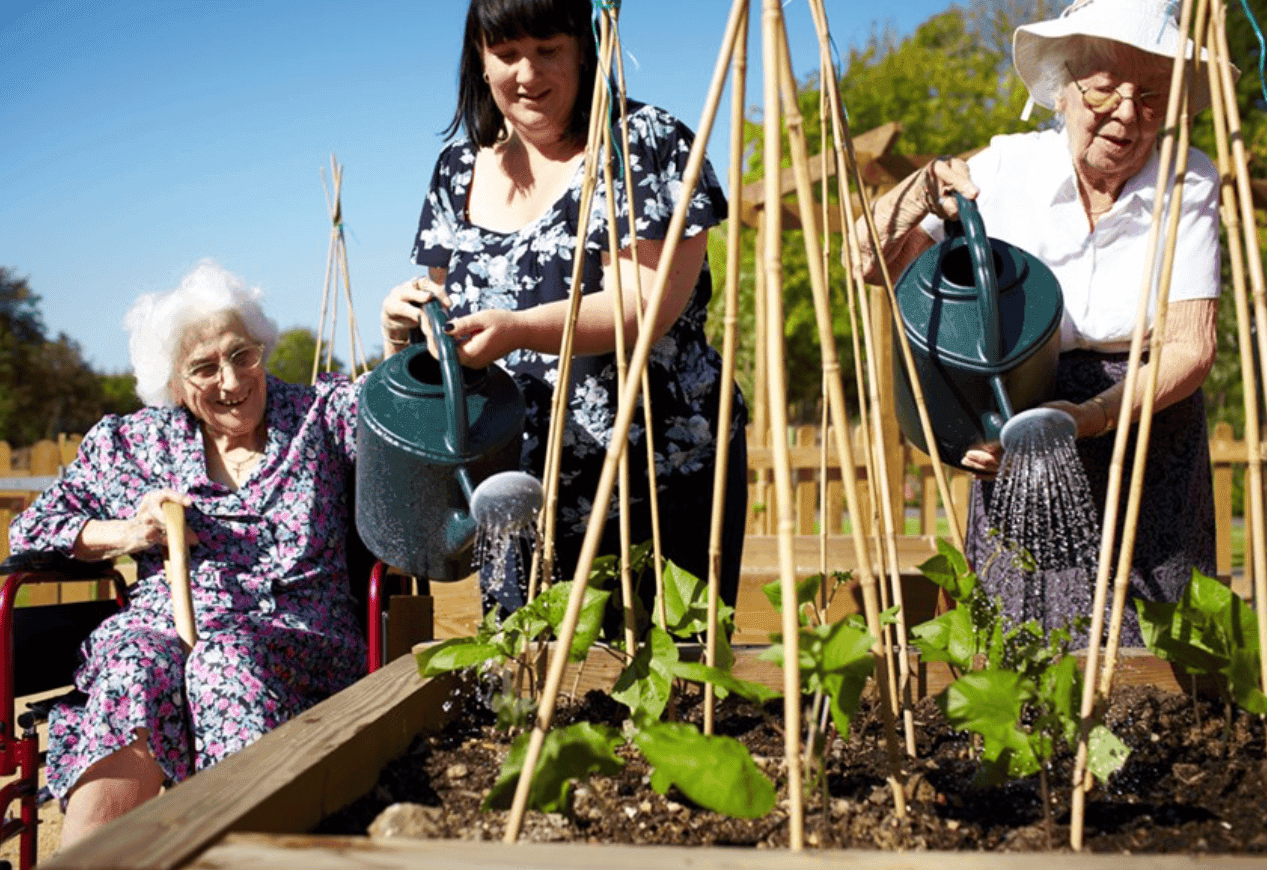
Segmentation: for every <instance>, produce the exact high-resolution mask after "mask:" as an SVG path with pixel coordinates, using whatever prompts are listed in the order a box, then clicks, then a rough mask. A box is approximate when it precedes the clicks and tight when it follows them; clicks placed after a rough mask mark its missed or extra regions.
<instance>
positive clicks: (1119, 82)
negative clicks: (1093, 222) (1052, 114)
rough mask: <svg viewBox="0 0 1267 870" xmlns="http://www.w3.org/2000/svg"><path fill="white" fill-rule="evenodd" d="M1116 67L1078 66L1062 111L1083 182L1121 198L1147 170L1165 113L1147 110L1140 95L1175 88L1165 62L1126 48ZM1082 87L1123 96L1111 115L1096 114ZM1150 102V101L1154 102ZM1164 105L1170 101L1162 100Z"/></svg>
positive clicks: (1065, 92) (1063, 96)
mask: <svg viewBox="0 0 1267 870" xmlns="http://www.w3.org/2000/svg"><path fill="white" fill-rule="evenodd" d="M1116 54H1117V55H1118V56H1117V58H1116V60H1115V61H1114V63H1113V64H1111V66H1112V67H1113V68H1112V69H1103V68H1096V67H1105V66H1110V64H1105V63H1093V64H1090V66H1091V67H1092V68H1091V69H1087V68H1081V69H1080V68H1078V67H1072V68H1071V69H1070V72H1071V73H1072V74H1073V76H1074V80H1073V81H1071V82H1070V83H1069V84H1067V85H1066V86H1065V88H1064V90H1063V91H1062V92H1061V95H1060V99H1059V101H1058V104H1057V109H1058V110H1060V111H1061V112H1062V113H1063V114H1064V117H1065V127H1066V130H1067V134H1068V136H1069V147H1070V151H1071V152H1072V154H1073V159H1074V167H1075V168H1076V170H1077V172H1078V177H1079V178H1080V179H1081V180H1082V182H1083V183H1084V184H1086V185H1088V186H1090V187H1092V188H1095V189H1096V190H1101V191H1106V192H1110V193H1112V194H1113V195H1114V196H1116V195H1117V194H1118V193H1119V192H1120V191H1121V189H1122V186H1123V185H1124V184H1126V182H1127V180H1129V179H1130V178H1131V176H1133V175H1134V174H1135V173H1137V172H1139V171H1140V170H1141V169H1143V168H1144V165H1145V164H1146V163H1147V162H1148V159H1149V157H1150V156H1151V155H1152V151H1153V147H1154V146H1155V145H1156V143H1157V134H1158V133H1159V132H1160V130H1161V126H1162V123H1163V122H1164V120H1165V110H1164V109H1163V110H1162V111H1159V112H1152V113H1150V112H1149V111H1146V110H1144V108H1143V107H1142V106H1141V105H1140V101H1139V100H1137V99H1134V97H1135V96H1136V95H1137V94H1143V93H1145V92H1152V93H1155V94H1165V93H1166V92H1167V91H1168V90H1169V89H1170V64H1169V62H1168V61H1166V60H1165V59H1164V58H1161V57H1158V56H1157V55H1154V54H1149V53H1148V52H1144V51H1140V50H1139V49H1136V48H1131V47H1129V46H1122V47H1121V50H1120V51H1118V52H1116ZM1081 89H1099V90H1102V91H1117V92H1118V93H1119V94H1121V95H1122V96H1123V97H1126V98H1127V99H1122V100H1121V101H1120V102H1118V104H1117V106H1115V107H1113V109H1112V110H1111V111H1108V112H1095V111H1092V110H1091V109H1090V108H1088V106H1087V104H1086V103H1085V102H1084V101H1083V97H1082V92H1081ZM1154 102H1155V100H1154V99H1150V103H1154ZM1162 103H1163V105H1164V100H1163V101H1162Z"/></svg>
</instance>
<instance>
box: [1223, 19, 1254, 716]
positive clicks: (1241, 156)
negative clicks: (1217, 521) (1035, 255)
mask: <svg viewBox="0 0 1267 870" xmlns="http://www.w3.org/2000/svg"><path fill="white" fill-rule="evenodd" d="M1218 8H1219V25H1220V26H1219V27H1217V28H1215V43H1216V44H1215V45H1214V46H1213V50H1214V52H1215V53H1216V54H1217V56H1218V57H1219V58H1220V61H1219V62H1218V63H1217V64H1215V65H1214V66H1215V68H1216V69H1217V71H1218V73H1219V78H1220V80H1221V82H1222V93H1223V95H1224V105H1225V113H1226V116H1227V122H1228V138H1229V140H1230V141H1231V144H1232V156H1233V161H1232V165H1233V167H1234V168H1235V170H1236V189H1237V193H1238V194H1239V202H1240V222H1241V232H1242V233H1243V234H1244V239H1245V250H1246V251H1247V252H1249V251H1258V250H1259V248H1258V239H1257V224H1256V223H1255V221H1254V201H1253V192H1252V191H1251V189H1250V185H1249V164H1248V162H1247V160H1246V156H1245V141H1244V137H1243V136H1242V135H1241V120H1240V107H1239V106H1238V105H1237V103H1236V88H1235V83H1234V82H1233V81H1232V69H1231V67H1230V65H1229V63H1230V61H1229V55H1228V50H1227V29H1226V27H1225V26H1224V22H1225V20H1226V19H1225V16H1226V14H1227V13H1226V9H1225V7H1224V6H1223V4H1222V3H1220V4H1219V7H1218ZM1247 260H1248V262H1249V277H1250V283H1251V288H1252V291H1253V299H1254V317H1255V319H1256V321H1257V324H1258V329H1257V332H1258V360H1259V364H1260V365H1261V366H1267V281H1264V278H1263V262H1262V258H1261V257H1260V256H1249V257H1247ZM1252 369H1253V367H1252V366H1251V367H1250V368H1249V369H1246V371H1252ZM1262 371H1263V372H1267V368H1263V369H1262ZM1257 398H1258V394H1253V395H1251V394H1250V393H1249V391H1246V395H1245V401H1246V402H1247V403H1249V402H1251V401H1257ZM1247 419H1248V418H1247ZM1246 441H1247V442H1248V444H1249V457H1248V458H1249V471H1250V475H1251V480H1252V479H1253V478H1254V477H1255V476H1256V477H1257V480H1258V485H1256V486H1254V488H1253V492H1251V494H1250V498H1251V502H1250V506H1251V509H1252V511H1253V523H1252V525H1251V527H1250V530H1249V533H1250V536H1251V537H1250V540H1251V541H1252V542H1253V543H1252V546H1253V588H1254V604H1255V609H1256V610H1257V613H1258V638H1259V643H1260V644H1261V646H1262V648H1263V649H1267V534H1265V533H1264V524H1265V520H1267V517H1265V516H1264V506H1263V488H1262V443H1261V441H1260V440H1259V439H1258V438H1257V437H1256V438H1254V440H1252V441H1250V439H1249V437H1248V429H1247V430H1246ZM1259 664H1260V666H1261V674H1260V680H1261V684H1262V687H1263V691H1267V653H1263V654H1261V655H1260V656H1259Z"/></svg>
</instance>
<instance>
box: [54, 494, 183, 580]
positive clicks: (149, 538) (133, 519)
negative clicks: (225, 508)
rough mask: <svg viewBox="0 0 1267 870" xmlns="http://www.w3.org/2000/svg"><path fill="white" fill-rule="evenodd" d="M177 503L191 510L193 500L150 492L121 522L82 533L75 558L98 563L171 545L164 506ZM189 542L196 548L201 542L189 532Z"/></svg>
mask: <svg viewBox="0 0 1267 870" xmlns="http://www.w3.org/2000/svg"><path fill="white" fill-rule="evenodd" d="M169 501H171V502H175V503H176V504H179V505H181V506H182V507H189V506H190V505H191V504H193V502H192V500H191V499H190V498H189V496H187V495H186V494H185V493H183V492H177V491H176V490H174V489H155V490H151V491H149V492H147V493H146V494H145V495H143V496H142V497H141V500H140V502H138V503H137V506H136V512H135V513H134V514H133V515H132V516H130V517H128V518H126V519H121V520H89V521H88V522H86V523H84V526H83V528H82V529H80V530H79V537H77V538H76V539H75V545H74V547H73V548H72V550H71V555H72V556H74V557H75V558H76V559H83V560H85V561H90V562H96V561H100V560H102V559H113V558H115V557H116V556H125V555H129V554H131V553H139V552H141V551H142V550H148V549H149V548H150V547H154V546H157V545H160V544H161V545H166V543H167V524H166V522H165V520H164V518H163V503H164V502H169ZM186 539H187V540H188V542H189V543H190V544H191V545H193V544H196V543H198V538H197V536H196V535H194V534H193V532H186Z"/></svg>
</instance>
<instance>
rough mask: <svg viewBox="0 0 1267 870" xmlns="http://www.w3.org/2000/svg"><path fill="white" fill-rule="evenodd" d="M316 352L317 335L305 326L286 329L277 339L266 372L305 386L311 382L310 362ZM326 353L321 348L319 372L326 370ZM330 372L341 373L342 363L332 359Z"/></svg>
mask: <svg viewBox="0 0 1267 870" xmlns="http://www.w3.org/2000/svg"><path fill="white" fill-rule="evenodd" d="M316 352H317V334H316V333H315V332H313V331H312V330H311V329H309V328H307V327H305V326H296V327H293V328H291V329H287V330H285V331H284V332H282V334H281V335H280V336H278V339H277V347H275V348H274V349H273V355H272V356H270V357H269V358H268V370H269V372H270V373H271V374H273V375H274V376H276V377H279V378H281V379H282V380H283V381H290V382H291V383H292V384H307V383H310V382H311V381H312V360H313V357H314V356H315V355H316ZM325 358H326V351H325V348H324V347H323V348H322V351H321V364H320V369H319V370H320V371H323V372H324V371H325V370H326V359H325ZM331 370H332V371H336V372H341V371H343V362H342V361H341V360H340V359H339V358H338V357H334V358H333V359H332V360H331Z"/></svg>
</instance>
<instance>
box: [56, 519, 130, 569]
mask: <svg viewBox="0 0 1267 870" xmlns="http://www.w3.org/2000/svg"><path fill="white" fill-rule="evenodd" d="M148 546H150V544H149V542H148V541H147V540H146V538H145V529H143V528H142V527H141V525H140V524H139V523H137V522H136V521H135V520H134V519H127V520H88V521H87V522H86V523H84V525H83V528H81V529H80V530H79V535H78V536H77V537H76V538H75V544H74V546H73V547H72V548H71V553H70V554H71V556H73V557H74V558H76V559H82V560H83V561H85V562H98V561H101V560H103V559H113V558H115V557H117V556H124V555H127V554H128V553H135V552H137V551H139V550H143V549H145V548H146V547H148Z"/></svg>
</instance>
